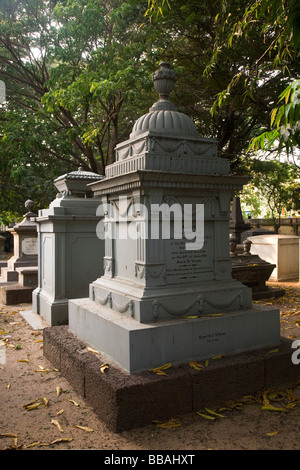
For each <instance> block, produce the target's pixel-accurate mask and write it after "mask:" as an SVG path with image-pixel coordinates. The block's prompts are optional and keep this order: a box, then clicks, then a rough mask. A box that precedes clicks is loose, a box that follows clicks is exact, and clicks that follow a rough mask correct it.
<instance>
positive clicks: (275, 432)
mask: <svg viewBox="0 0 300 470" xmlns="http://www.w3.org/2000/svg"><path fill="white" fill-rule="evenodd" d="M281 432H282V431H274V432H267V433H266V435H267V436H277V434H279V433H281Z"/></svg>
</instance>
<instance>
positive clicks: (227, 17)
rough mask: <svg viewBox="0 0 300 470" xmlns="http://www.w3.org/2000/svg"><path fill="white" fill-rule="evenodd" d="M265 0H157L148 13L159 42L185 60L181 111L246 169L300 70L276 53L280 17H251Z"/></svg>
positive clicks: (169, 55) (168, 54)
mask: <svg viewBox="0 0 300 470" xmlns="http://www.w3.org/2000/svg"><path fill="white" fill-rule="evenodd" d="M260 1H263V0H259V1H257V2H253V1H250V0H240V1H237V0H230V1H226V2H225V1H223V0H217V1H216V2H208V1H205V2H200V3H199V2H197V1H196V0H189V1H183V2H182V1H179V0H152V1H151V2H150V3H149V8H148V10H147V12H146V18H148V19H149V21H151V22H152V23H154V24H155V25H156V28H157V38H158V40H157V43H155V44H156V47H157V48H158V49H159V50H160V51H161V53H162V54H164V57H165V58H166V59H167V60H169V61H171V62H173V63H175V64H176V65H178V72H179V83H178V87H177V101H178V102H179V103H180V104H181V108H182V110H183V111H184V112H187V114H189V115H190V116H191V117H193V118H194V120H195V121H196V122H197V124H198V129H199V132H200V134H202V135H204V136H209V137H211V136H214V137H216V138H217V139H218V142H219V149H220V154H221V156H224V157H226V158H229V159H230V160H231V168H232V171H235V172H241V171H244V167H243V163H244V162H247V158H248V157H249V156H248V155H247V154H246V151H247V149H248V147H249V145H250V144H251V143H252V138H253V136H255V135H257V133H258V132H260V131H259V130H260V129H262V128H264V129H265V128H266V127H267V126H268V125H269V116H270V112H271V110H272V108H273V107H274V104H275V103H276V102H277V100H278V96H279V94H280V93H281V91H282V90H283V89H284V88H285V87H286V86H287V85H288V84H289V82H290V76H296V75H297V74H299V71H300V70H299V68H300V66H299V62H297V61H296V60H294V58H293V57H290V56H289V55H288V53H286V54H285V55H284V54H283V53H282V54H281V56H280V57H281V61H280V60H276V56H277V49H276V47H277V46H276V47H275V44H274V34H275V33H276V32H277V29H276V28H277V25H276V24H272V22H270V23H269V22H268V19H267V20H266V21H265V23H268V27H266V28H264V24H265V23H264V24H263V23H262V21H261V19H256V20H255V21H252V20H251V21H250V19H248V17H246V19H244V16H245V11H247V10H248V9H249V8H250V7H251V5H253V4H254V3H259V2H260ZM270 1H271V0H270ZM273 1H275V0H273ZM244 23H247V29H246V28H245V29H244V30H243V29H242V26H243V24H244ZM239 25H240V26H239ZM279 27H280V25H279V26H278V28H279ZM275 30H276V31H275ZM162 36H163V37H164V39H163V41H162V42H161V43H160V44H159V41H160V39H159V38H162ZM287 70H288V71H289V75H288V74H287ZM209 112H211V115H209ZM246 157H247V158H246Z"/></svg>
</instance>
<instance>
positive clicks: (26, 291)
mask: <svg viewBox="0 0 300 470" xmlns="http://www.w3.org/2000/svg"><path fill="white" fill-rule="evenodd" d="M34 289H35V287H31V286H22V285H21V284H19V283H16V282H5V283H3V284H1V283H0V302H1V303H3V304H4V305H17V304H22V303H31V301H32V292H33V290H34Z"/></svg>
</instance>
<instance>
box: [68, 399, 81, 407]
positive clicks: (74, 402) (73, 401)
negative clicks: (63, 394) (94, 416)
mask: <svg viewBox="0 0 300 470" xmlns="http://www.w3.org/2000/svg"><path fill="white" fill-rule="evenodd" d="M67 401H69V402H70V403H72V404H73V405H75V406H79V404H78V403H77V401H75V400H70V398H67Z"/></svg>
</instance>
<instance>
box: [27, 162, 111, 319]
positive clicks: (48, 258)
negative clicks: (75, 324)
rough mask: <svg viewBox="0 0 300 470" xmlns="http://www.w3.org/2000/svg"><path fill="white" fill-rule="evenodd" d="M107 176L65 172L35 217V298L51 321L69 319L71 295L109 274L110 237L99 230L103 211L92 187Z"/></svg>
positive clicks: (84, 293) (37, 308)
mask: <svg viewBox="0 0 300 470" xmlns="http://www.w3.org/2000/svg"><path fill="white" fill-rule="evenodd" d="M101 178H103V176H100V175H98V174H96V173H93V172H89V171H83V170H82V168H79V170H78V171H72V172H70V173H67V174H65V175H62V176H60V177H59V178H57V179H56V180H55V181H54V184H55V187H56V188H57V189H58V191H59V193H58V194H57V197H56V199H55V200H54V201H52V203H51V204H50V207H49V208H48V209H43V210H40V211H39V214H38V217H37V218H36V219H35V220H36V224H37V228H38V240H39V241H38V243H39V279H38V286H37V288H36V289H35V290H34V292H33V295H32V303H33V310H34V312H36V313H38V314H39V315H41V316H42V317H43V318H44V319H45V320H46V321H47V323H48V324H49V325H61V324H67V323H68V300H69V299H71V298H74V297H76V298H78V297H86V296H87V295H88V284H89V282H92V280H94V279H95V278H97V277H98V276H101V274H103V256H104V242H103V241H102V240H100V239H99V238H98V237H97V236H96V227H97V224H98V223H99V221H100V220H101V219H102V217H103V215H101V207H100V213H99V214H98V213H97V209H98V206H99V204H100V201H99V200H98V201H97V200H96V199H95V198H94V197H93V193H92V191H91V189H90V188H89V187H88V183H91V182H92V181H98V180H100V179H101Z"/></svg>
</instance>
